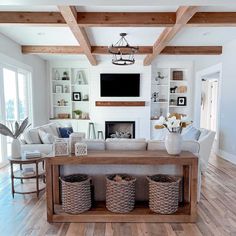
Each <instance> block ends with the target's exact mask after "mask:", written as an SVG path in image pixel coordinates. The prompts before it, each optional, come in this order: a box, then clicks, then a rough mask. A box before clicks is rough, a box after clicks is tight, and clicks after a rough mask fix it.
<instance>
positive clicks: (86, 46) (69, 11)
mask: <svg viewBox="0 0 236 236" xmlns="http://www.w3.org/2000/svg"><path fill="white" fill-rule="evenodd" d="M58 9H59V11H60V12H61V14H62V16H63V17H64V19H65V21H66V23H67V25H68V26H69V28H70V29H71V31H72V33H73V34H74V36H75V38H76V40H77V41H78V43H79V44H80V46H81V47H82V48H83V51H84V54H85V55H86V56H87V58H88V60H89V62H90V63H91V65H93V66H95V65H97V61H96V58H95V57H94V56H93V55H92V53H91V45H90V42H89V39H88V36H87V34H86V32H85V29H84V28H83V27H80V26H78V24H77V11H76V8H75V7H72V6H58Z"/></svg>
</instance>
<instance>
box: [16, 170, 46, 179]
mask: <svg viewBox="0 0 236 236" xmlns="http://www.w3.org/2000/svg"><path fill="white" fill-rule="evenodd" d="M44 175H45V171H44V170H39V173H38V176H44ZM14 178H15V179H32V178H36V172H35V173H34V174H30V175H24V174H23V170H17V171H14Z"/></svg>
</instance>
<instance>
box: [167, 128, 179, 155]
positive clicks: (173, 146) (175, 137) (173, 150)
mask: <svg viewBox="0 0 236 236" xmlns="http://www.w3.org/2000/svg"><path fill="white" fill-rule="evenodd" d="M165 147H166V151H167V152H168V154H170V155H179V154H180V153H181V150H182V136H181V134H180V133H173V132H167V134H166V139H165Z"/></svg>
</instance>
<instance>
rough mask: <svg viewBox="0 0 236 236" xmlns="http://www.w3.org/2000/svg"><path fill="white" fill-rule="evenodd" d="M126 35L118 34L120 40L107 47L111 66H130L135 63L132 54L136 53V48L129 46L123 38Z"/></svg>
mask: <svg viewBox="0 0 236 236" xmlns="http://www.w3.org/2000/svg"><path fill="white" fill-rule="evenodd" d="M126 35H127V34H126V33H120V36H121V38H120V39H119V40H118V41H117V42H116V43H115V44H112V45H111V46H110V47H108V51H109V53H111V54H112V55H113V56H112V64H114V65H119V66H126V65H132V64H134V63H135V58H134V54H135V53H137V51H138V49H139V48H138V47H134V46H130V45H129V43H128V41H127V40H126V38H125V36H126Z"/></svg>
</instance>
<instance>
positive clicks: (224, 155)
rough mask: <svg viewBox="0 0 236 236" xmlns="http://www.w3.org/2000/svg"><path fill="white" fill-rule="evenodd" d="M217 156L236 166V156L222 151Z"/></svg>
mask: <svg viewBox="0 0 236 236" xmlns="http://www.w3.org/2000/svg"><path fill="white" fill-rule="evenodd" d="M217 155H218V156H220V157H221V158H223V159H225V160H227V161H229V162H231V163H233V164H235V165H236V155H233V154H231V153H228V152H226V151H224V150H221V149H219V150H218V152H217Z"/></svg>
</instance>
